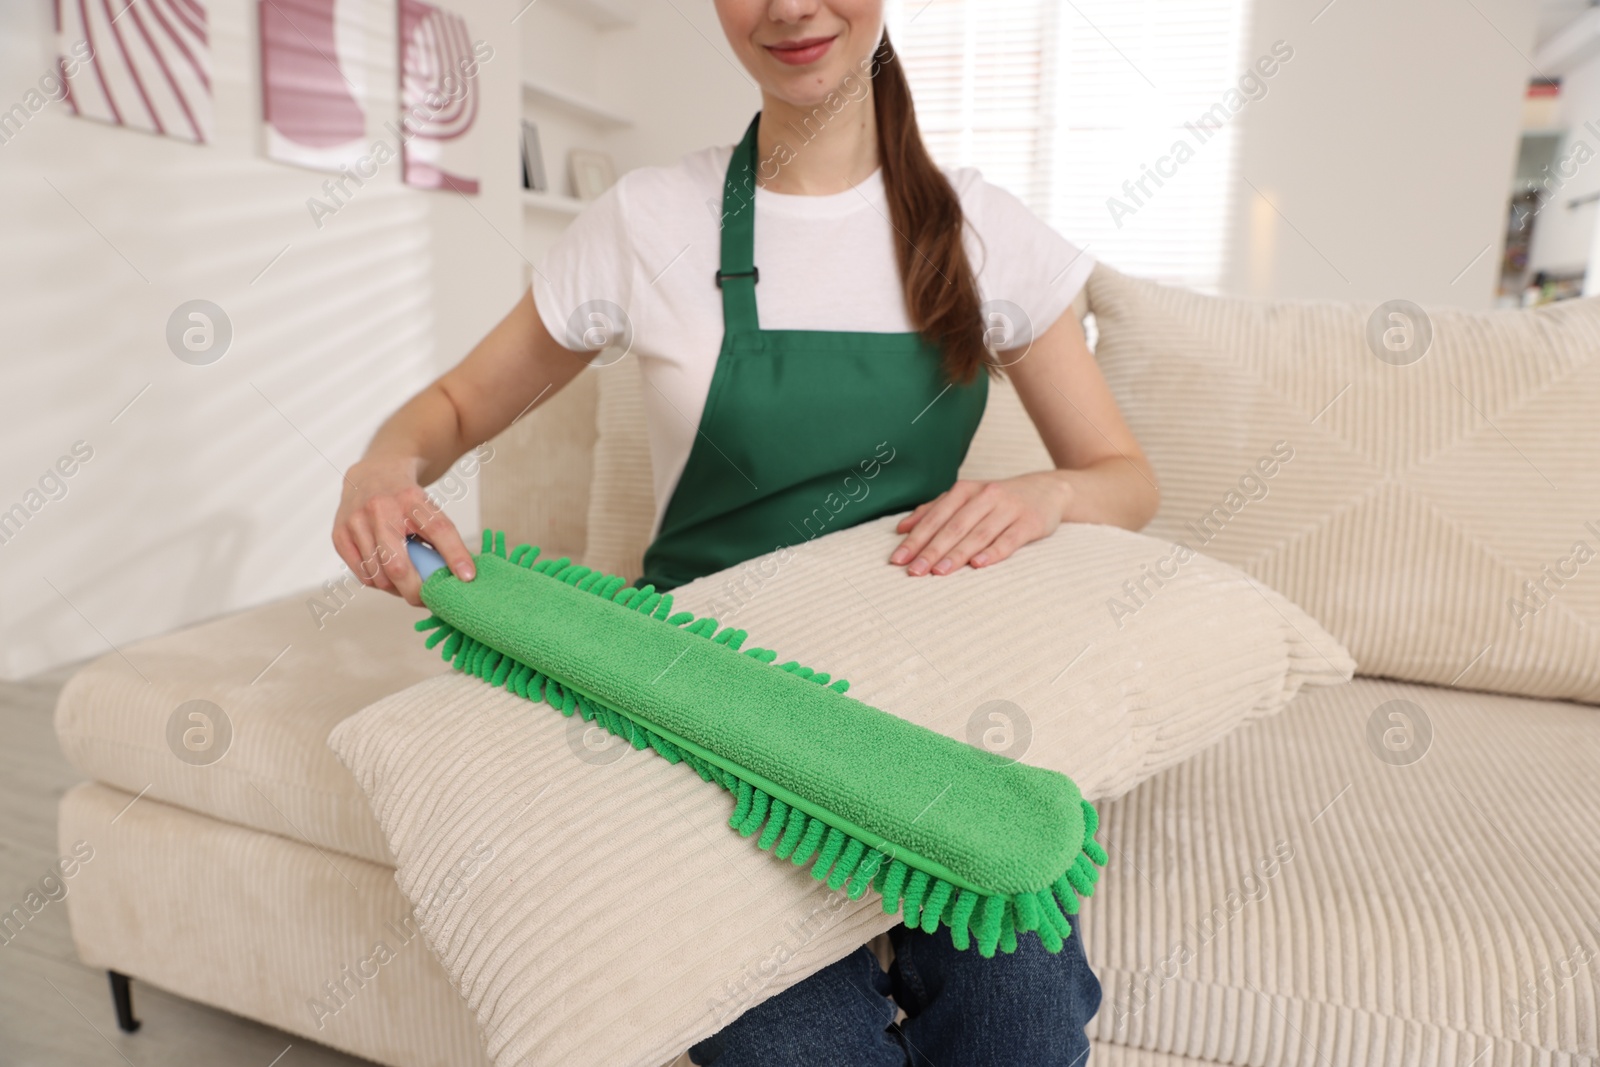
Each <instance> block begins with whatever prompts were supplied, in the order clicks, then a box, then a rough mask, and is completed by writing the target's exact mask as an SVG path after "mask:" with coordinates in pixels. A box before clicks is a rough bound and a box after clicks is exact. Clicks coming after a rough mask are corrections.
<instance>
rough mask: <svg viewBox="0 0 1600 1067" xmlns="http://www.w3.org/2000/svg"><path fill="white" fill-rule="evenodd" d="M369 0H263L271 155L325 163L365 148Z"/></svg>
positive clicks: (265, 114)
mask: <svg viewBox="0 0 1600 1067" xmlns="http://www.w3.org/2000/svg"><path fill="white" fill-rule="evenodd" d="M361 18H362V3H361V0H261V3H260V20H261V110H262V118H263V119H264V120H265V122H266V152H267V158H268V159H275V160H278V161H279V162H281V163H294V164H298V165H300V166H303V167H311V168H314V169H317V170H332V171H337V170H338V169H339V168H340V167H341V166H346V165H353V164H355V163H356V161H357V160H358V159H360V158H361V155H362V153H363V151H364V149H365V144H364V137H365V134H366V130H367V115H366V111H365V109H364V108H363V107H362V106H361V97H362V96H363V95H364V92H365V76H366V63H365V38H364V34H363V31H362V25H361Z"/></svg>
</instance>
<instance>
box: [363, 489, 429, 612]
mask: <svg viewBox="0 0 1600 1067" xmlns="http://www.w3.org/2000/svg"><path fill="white" fill-rule="evenodd" d="M373 510H374V511H375V512H377V514H376V515H375V516H374V521H373V526H374V527H375V530H374V532H375V534H376V537H377V542H378V565H379V566H380V567H382V568H383V573H384V575H385V576H386V577H387V578H388V579H389V584H390V585H392V586H394V590H395V592H396V593H399V594H400V596H401V597H403V598H404V599H405V602H406V603H407V604H410V605H411V606H412V607H421V606H422V597H421V595H420V593H419V590H420V589H421V588H422V579H421V578H419V577H417V569H416V568H415V567H413V566H412V565H411V556H410V555H409V554H408V553H407V552H406V520H405V516H404V515H403V514H401V512H400V510H399V508H398V507H395V506H393V505H392V504H391V506H389V507H384V506H383V505H382V504H379V505H378V506H377V507H375V508H374V509H373Z"/></svg>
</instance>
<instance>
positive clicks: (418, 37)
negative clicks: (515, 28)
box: [399, 0, 494, 194]
mask: <svg viewBox="0 0 1600 1067" xmlns="http://www.w3.org/2000/svg"><path fill="white" fill-rule="evenodd" d="M399 7H400V126H401V129H402V131H403V138H402V147H401V156H402V159H403V161H404V162H403V165H402V170H403V173H404V179H405V183H406V184H407V185H412V186H416V187H418V188H423V189H453V190H455V191H456V192H459V193H466V194H476V193H477V192H478V178H477V172H478V151H477V143H476V138H475V137H471V136H469V134H470V133H471V131H472V127H473V124H474V122H475V121H476V120H477V117H478V107H479V102H480V98H481V96H482V89H481V87H480V86H479V84H478V74H479V71H478V68H479V66H480V65H481V64H482V63H484V62H486V61H487V60H489V59H490V58H492V57H493V55H494V50H493V49H492V48H490V47H489V45H488V44H487V43H486V42H483V41H479V42H477V43H476V44H474V43H473V41H472V37H471V34H470V33H468V31H467V20H466V19H464V18H462V17H461V16H460V15H456V14H452V13H450V12H448V11H446V10H444V9H443V8H440V7H436V6H434V5H433V4H429V3H426V2H424V0H399Z"/></svg>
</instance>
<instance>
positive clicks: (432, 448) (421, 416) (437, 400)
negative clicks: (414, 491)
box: [361, 381, 482, 485]
mask: <svg viewBox="0 0 1600 1067" xmlns="http://www.w3.org/2000/svg"><path fill="white" fill-rule="evenodd" d="M479 444H482V442H481V441H466V440H463V439H462V435H461V416H460V413H459V412H458V411H457V410H456V406H455V402H454V401H452V400H451V399H450V394H449V393H448V391H447V390H446V389H444V388H443V386H442V384H441V382H440V381H436V382H433V383H432V384H431V385H429V386H428V387H427V388H426V389H424V390H422V392H420V393H418V394H417V395H416V396H414V397H412V398H411V399H410V400H408V401H406V402H405V404H403V405H401V407H400V409H399V410H398V411H396V412H395V413H394V414H393V415H390V416H389V417H388V418H387V419H385V420H384V422H383V425H381V426H379V427H378V432H377V433H375V434H373V436H372V441H371V443H369V444H368V445H367V450H366V452H365V453H364V454H363V455H362V457H361V458H362V461H363V462H365V463H374V464H386V463H396V464H402V465H404V466H405V469H406V470H407V471H408V472H409V473H410V474H411V476H412V477H413V478H415V479H416V480H417V484H419V485H430V484H432V483H433V482H434V481H437V480H438V479H439V478H441V477H443V476H444V473H445V471H447V470H449V469H450V464H452V463H454V462H455V461H456V460H457V459H460V458H461V456H462V455H463V454H465V453H466V452H467V450H468V449H471V448H474V447H476V446H477V445H479Z"/></svg>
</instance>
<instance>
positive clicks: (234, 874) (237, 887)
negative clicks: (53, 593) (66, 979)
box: [0, 782, 489, 1067]
mask: <svg viewBox="0 0 1600 1067" xmlns="http://www.w3.org/2000/svg"><path fill="white" fill-rule="evenodd" d="M132 801H133V794H131V793H125V792H123V791H122V790H120V789H113V788H111V787H109V786H106V785H102V784H100V783H98V782H80V783H79V784H78V785H76V786H74V787H73V788H72V789H70V790H68V791H67V793H66V795H65V796H64V797H62V798H61V808H60V814H59V819H58V823H57V833H58V839H59V841H60V842H61V845H62V847H63V849H64V850H65V849H70V848H71V847H72V846H73V845H74V844H76V843H80V842H81V843H84V844H87V845H88V846H90V847H92V848H93V850H94V851H93V857H92V859H91V860H90V861H89V862H86V863H84V864H83V865H82V866H81V867H80V868H78V873H77V874H76V875H75V876H74V877H73V878H72V879H71V881H69V882H66V883H65V884H66V885H67V893H66V897H65V899H64V901H63V903H64V904H65V906H66V909H67V914H68V916H69V917H70V919H71V925H72V941H73V945H74V946H75V947H76V948H77V952H78V959H79V961H80V962H81V963H83V964H84V965H85V966H87V967H92V968H95V969H102V968H103V969H109V970H117V971H121V972H123V973H125V974H129V975H132V976H133V977H134V978H137V979H138V980H139V981H138V982H135V983H134V990H135V991H134V1000H135V1002H138V1001H139V999H140V997H141V996H142V995H143V994H141V993H140V992H139V991H138V988H139V983H140V982H149V983H151V984H153V985H157V986H160V987H161V988H162V989H166V990H168V991H170V992H173V993H177V994H178V995H180V996H183V997H186V998H188V999H190V1000H197V1001H199V1002H200V1003H202V1004H211V1005H214V1006H216V1007H219V1008H222V1009H224V1010H226V1011H231V1012H235V1013H237V1014H239V1015H243V1016H245V1017H247V1018H250V1019H255V1020H257V1021H259V1022H263V1023H266V1024H268V1025H269V1026H275V1027H278V1028H279V1029H281V1030H287V1031H289V1032H290V1033H291V1034H296V1035H299V1036H302V1037H306V1038H310V1039H311V1040H314V1041H318V1042H320V1043H322V1044H324V1045H331V1046H332V1047H334V1048H337V1049H342V1050H344V1051H345V1052H349V1053H352V1054H354V1055H357V1056H364V1057H366V1059H365V1060H362V1061H361V1062H362V1063H366V1062H368V1061H369V1060H370V1061H372V1062H375V1063H381V1064H389V1065H393V1067H488V1064H489V1058H488V1056H487V1055H486V1054H485V1053H484V1051H483V1040H482V1038H481V1037H480V1036H479V1034H478V1024H477V1022H476V1020H474V1019H473V1018H472V1013H471V1012H469V1011H468V1010H467V1006H466V1005H465V1004H463V1003H461V998H460V997H459V996H457V995H456V991H455V990H454V989H453V988H451V985H450V980H449V979H448V978H446V977H445V974H444V971H443V969H441V968H440V966H439V963H438V961H437V960H435V959H434V958H433V955H432V954H431V953H430V952H429V951H428V950H427V948H426V946H425V945H424V943H423V939H422V937H421V935H420V933H419V931H418V930H417V926H416V923H415V922H414V921H413V920H412V918H411V913H410V907H411V905H410V904H409V902H407V900H406V898H405V897H404V896H402V895H401V893H400V890H399V889H398V888H396V887H395V884H394V868H393V867H390V866H387V865H384V864H376V863H368V862H366V861H364V860H358V859H354V858H352V857H349V856H340V855H336V854H334V853H333V852H330V851H328V850H326V849H321V848H318V847H316V846H313V845H308V844H303V843H301V842H299V841H290V840H287V839H286V838H284V837H281V836H279V835H278V834H276V833H262V832H261V831H259V830H255V829H251V828H247V827H244V826H239V825H237V824H235V823H228V822H222V821H221V820H218V819H213V818H211V817H209V816H206V815H197V814H195V813H194V812H192V811H188V810H186V809H184V808H178V807H174V806H172V805H170V804H164V803H162V802H161V801H159V800H152V799H150V797H149V795H148V794H146V795H145V797H144V798H143V799H141V800H139V801H138V802H137V803H132ZM62 854H63V855H68V854H70V853H68V852H66V851H63V853H62ZM80 854H81V853H80ZM477 858H478V857H467V860H468V862H467V863H466V864H464V865H463V866H462V867H461V868H460V869H459V871H458V877H462V878H471V877H473V876H474V875H475V874H476V873H477V870H478V868H477V866H476V865H475V864H474V862H473V861H474V860H476V859H477ZM8 981H10V980H9V979H8ZM95 1010H96V1011H101V1010H103V1009H101V1008H100V1007H99V1006H98V1005H96V1008H95ZM143 1010H145V1011H149V1012H151V1013H152V1014H154V1013H155V1012H157V1011H160V1010H161V1009H160V1008H157V1007H155V1006H154V1005H147V1006H144V1008H143ZM182 1018H184V1016H180V1015H177V1014H176V1013H174V1014H168V1015H166V1017H165V1018H159V1017H158V1019H157V1020H156V1021H155V1022H154V1024H153V1025H152V1026H151V1027H150V1030H153V1031H155V1033H154V1034H150V1033H149V1031H146V1033H147V1034H148V1035H149V1036H151V1037H154V1038H156V1040H157V1041H159V1042H161V1043H162V1045H166V1044H167V1042H172V1043H173V1044H174V1045H175V1044H178V1043H184V1044H188V1043H189V1042H188V1040H187V1035H186V1033H185V1031H184V1028H183V1026H182V1024H181V1023H179V1020H180V1019H182ZM175 1024H176V1025H175ZM10 1025H12V1024H8V1029H9V1027H10ZM99 1026H100V1028H101V1029H102V1030H104V1031H105V1032H106V1033H107V1034H110V1033H114V1031H111V1030H110V1028H109V1022H106V1023H100V1024H99ZM90 1039H91V1040H93V1038H92V1036H91V1038H90ZM144 1040H145V1038H144V1037H143V1036H141V1037H140V1038H138V1039H136V1040H135V1042H134V1043H132V1044H129V1045H127V1046H125V1048H126V1050H127V1052H128V1054H129V1057H130V1058H127V1059H119V1058H117V1057H115V1056H112V1057H110V1063H111V1064H119V1065H123V1067H126V1065H127V1064H130V1063H138V1064H141V1065H142V1064H153V1063H164V1062H171V1061H170V1060H169V1059H168V1058H167V1057H166V1056H164V1055H161V1054H159V1053H157V1052H156V1051H155V1050H156V1049H157V1048H160V1047H162V1045H157V1046H154V1047H152V1046H151V1045H146V1044H144ZM286 1043H287V1042H285V1041H279V1042H278V1044H277V1046H275V1048H274V1050H273V1051H276V1050H277V1049H281V1048H282V1047H283V1045H284V1044H286ZM295 1043H296V1044H299V1043H300V1042H299V1039H298V1037H297V1038H296V1041H295ZM7 1044H12V1040H11V1038H10V1037H9V1035H8V1037H7ZM168 1047H171V1046H168ZM190 1047H191V1048H192V1045H191V1046H190ZM251 1047H252V1046H251V1045H246V1044H242V1043H241V1044H240V1045H236V1046H235V1047H234V1049H233V1050H232V1051H233V1055H230V1056H229V1057H228V1058H227V1060H226V1061H224V1062H226V1063H227V1064H228V1065H230V1067H250V1065H252V1064H253V1065H254V1067H269V1063H268V1061H269V1060H270V1058H271V1056H272V1052H267V1053H265V1054H264V1055H262V1056H261V1057H260V1058H259V1060H258V1059H257V1058H256V1057H255V1056H254V1055H251V1054H246V1052H245V1050H246V1049H249V1048H251ZM254 1047H257V1048H259V1047H260V1046H259V1045H257V1046H254ZM140 1049H142V1050H143V1051H144V1052H145V1055H142V1056H141V1055H139V1050H140ZM308 1052H309V1050H307V1049H298V1048H297V1049H296V1050H295V1051H294V1053H293V1055H286V1056H284V1057H283V1059H282V1062H281V1064H280V1065H279V1067H293V1065H294V1064H296V1063H300V1064H304V1063H306V1062H307V1060H311V1061H312V1062H322V1063H326V1062H328V1060H329V1059H332V1058H333V1057H325V1056H318V1055H317V1054H316V1053H314V1052H313V1053H311V1054H310V1055H309V1056H308V1055H307V1053H308ZM64 1057H65V1054H63V1058H60V1059H58V1058H56V1057H51V1061H50V1062H54V1063H75V1064H82V1063H85V1062H95V1061H90V1060H89V1059H88V1057H87V1056H86V1057H85V1059H82V1060H80V1059H77V1058H76V1057H73V1058H72V1059H66V1058H64ZM199 1059H200V1057H193V1060H194V1061H198V1060H199ZM338 1061H339V1062H340V1063H354V1062H355V1061H347V1060H345V1059H343V1058H342V1057H339V1058H338ZM0 1062H4V1063H5V1064H7V1065H8V1067H11V1065H20V1064H24V1063H30V1062H31V1063H38V1062H42V1061H37V1060H32V1059H30V1058H29V1057H28V1056H27V1055H26V1054H25V1053H23V1052H22V1051H21V1050H20V1049H17V1048H15V1047H13V1049H12V1052H11V1053H10V1054H6V1053H0ZM180 1062H181V1061H180ZM212 1062H213V1063H216V1062H218V1061H212Z"/></svg>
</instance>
